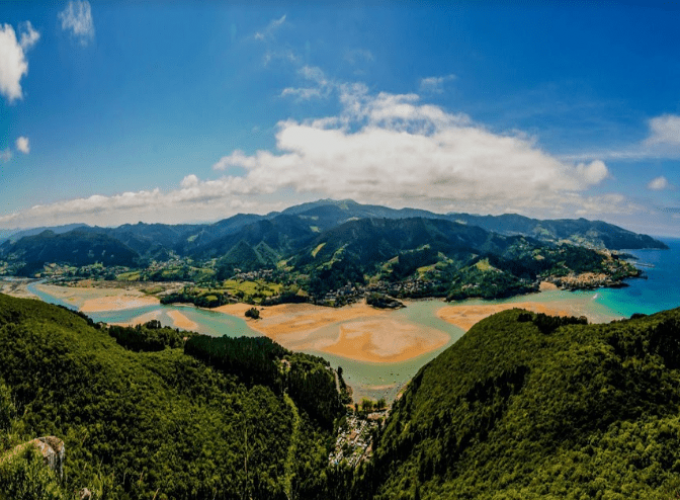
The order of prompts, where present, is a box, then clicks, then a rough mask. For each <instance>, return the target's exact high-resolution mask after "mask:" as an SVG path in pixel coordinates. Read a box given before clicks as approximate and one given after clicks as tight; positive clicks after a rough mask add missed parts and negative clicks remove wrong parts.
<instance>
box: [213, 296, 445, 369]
mask: <svg viewBox="0 0 680 500" xmlns="http://www.w3.org/2000/svg"><path fill="white" fill-rule="evenodd" d="M251 307H252V306H251V305H249V304H229V305H226V306H222V307H218V308H216V309H213V310H214V311H219V312H222V313H225V314H230V315H233V316H238V317H241V318H242V317H243V316H244V314H245V311H246V310H247V309H249V308H251ZM258 309H260V315H261V319H259V320H248V326H250V328H252V329H253V330H255V331H257V332H259V333H261V334H263V335H266V336H267V337H269V338H271V339H272V340H274V341H275V342H278V343H279V344H281V345H283V346H284V347H286V348H288V349H292V350H313V351H320V352H327V353H330V354H335V355H338V356H342V357H345V358H349V359H353V360H357V361H367V362H373V363H394V362H398V361H405V360H408V359H412V358H415V357H417V356H420V355H422V354H425V353H428V352H431V351H434V350H436V349H438V348H440V347H442V346H443V345H445V344H446V343H447V342H448V341H449V340H450V337H449V335H448V334H446V333H444V332H442V331H439V330H436V329H434V328H428V327H424V326H423V325H420V324H418V323H415V322H412V321H409V320H407V319H405V318H399V319H395V318H394V311H389V310H382V309H375V308H373V307H371V306H369V305H367V304H365V303H359V304H352V305H350V306H346V307H342V308H337V309H336V308H330V307H323V306H315V305H312V304H282V305H277V306H272V307H260V308H258Z"/></svg>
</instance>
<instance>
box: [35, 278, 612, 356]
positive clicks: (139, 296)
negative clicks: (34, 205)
mask: <svg viewBox="0 0 680 500" xmlns="http://www.w3.org/2000/svg"><path fill="white" fill-rule="evenodd" d="M551 285H552V284H549V283H546V284H545V285H543V286H542V288H543V291H540V292H537V293H533V294H529V295H522V296H517V297H513V298H511V299H506V300H504V301H497V302H487V301H482V300H481V299H468V300H465V301H462V302H458V303H446V302H444V301H443V300H442V299H438V298H423V299H420V300H405V301H404V303H405V305H406V306H407V307H406V309H399V310H392V309H377V308H375V307H372V306H369V305H368V304H366V302H365V301H362V302H360V303H354V304H351V305H348V306H344V307H341V308H331V307H326V306H319V305H314V304H308V303H298V304H278V305H274V306H256V307H257V308H258V309H259V310H260V313H261V318H260V319H258V320H253V319H248V318H245V312H246V311H247V310H248V309H250V308H252V307H254V306H253V305H252V304H246V303H236V304H227V305H223V306H220V307H217V308H212V309H205V308H201V309H202V310H205V311H210V312H216V313H220V314H225V315H228V316H231V317H234V318H238V319H241V320H243V321H245V323H246V325H247V326H248V327H249V328H250V329H251V330H253V331H255V332H257V333H259V334H261V335H264V336H267V337H269V338H271V339H272V340H274V341H275V342H277V343H279V344H281V345H282V346H284V347H285V348H287V349H291V350H294V351H307V352H316V353H318V354H319V355H323V354H324V353H326V354H329V355H332V356H339V357H341V358H344V359H348V360H353V361H358V362H368V363H378V364H390V363H399V362H404V361H409V360H412V359H415V358H417V357H419V356H422V355H425V354H427V353H431V352H433V351H436V350H437V349H440V348H441V347H443V346H445V345H446V344H448V343H449V342H450V341H451V335H450V334H449V333H446V332H444V331H442V330H441V329H439V328H438V327H435V326H430V325H428V326H426V325H425V324H424V323H423V322H422V321H421V320H420V319H419V318H415V317H414V318H413V319H410V318H409V317H408V314H406V313H400V311H407V310H408V308H409V306H411V305H412V304H415V303H416V302H422V301H428V302H433V301H434V302H438V303H439V304H438V306H434V308H433V309H432V310H431V312H430V313H428V314H431V315H432V316H434V317H435V318H437V319H439V320H442V321H445V322H446V323H448V324H450V325H453V326H455V327H456V328H459V329H460V330H461V331H463V332H466V331H468V330H469V329H470V328H471V327H472V326H473V325H474V324H476V323H477V322H479V321H481V320H482V319H484V318H486V317H488V316H490V315H492V314H495V313H497V312H500V311H504V310H507V309H512V308H524V309H527V310H530V311H533V312H540V313H544V314H552V315H559V316H566V315H569V316H586V317H588V319H589V321H591V322H593V321H594V322H601V321H606V320H611V319H614V318H613V316H612V315H611V314H604V315H602V314H597V313H596V312H595V311H594V307H593V306H591V301H592V298H591V297H587V296H585V295H580V296H579V297H574V298H573V299H572V298H571V295H572V292H564V291H560V290H556V289H555V288H556V287H554V285H552V286H551ZM36 288H38V289H39V290H40V291H42V292H44V293H46V294H49V295H52V296H54V297H58V298H59V299H61V300H63V301H65V302H67V303H69V304H72V305H73V306H74V307H77V308H78V309H79V310H80V311H81V312H84V313H86V314H87V313H102V312H125V311H126V310H133V309H137V308H141V307H148V306H157V307H158V308H159V309H158V310H157V311H151V312H146V313H144V314H141V315H138V316H135V317H132V318H131V319H129V320H128V321H120V322H115V323H113V324H119V325H123V324H124V325H137V324H140V323H145V322H147V321H150V320H151V319H159V318H161V317H162V316H165V317H166V320H170V321H171V322H172V327H174V328H180V329H184V330H196V329H198V328H199V323H198V322H197V321H200V320H197V319H196V318H195V317H193V318H189V317H187V316H186V315H185V314H183V313H182V312H180V311H179V310H177V309H173V308H172V307H173V306H163V305H161V304H160V301H159V300H158V298H156V297H153V296H149V295H146V294H144V293H143V292H141V291H140V290H138V289H135V288H132V287H126V288H95V287H77V288H76V287H60V286H55V285H46V284H40V285H37V287H36ZM591 309H593V310H591ZM131 312H132V311H131Z"/></svg>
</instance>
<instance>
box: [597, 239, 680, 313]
mask: <svg viewBox="0 0 680 500" xmlns="http://www.w3.org/2000/svg"><path fill="white" fill-rule="evenodd" d="M660 239H661V240H662V241H663V242H664V243H666V244H667V245H668V246H669V247H670V250H630V251H628V253H630V254H633V255H635V256H636V257H638V259H639V260H638V261H637V263H636V264H637V265H638V267H639V268H640V269H642V271H644V273H645V274H646V276H647V279H632V280H628V284H629V285H630V286H629V287H628V288H619V289H603V290H600V291H599V293H598V298H597V302H599V303H600V304H602V305H604V306H606V307H608V308H609V309H611V310H613V311H615V312H616V313H617V314H619V315H621V316H625V317H630V315H631V314H633V313H644V314H654V313H657V312H659V311H664V310H666V309H673V308H676V307H680V239H668V238H660ZM640 264H651V265H653V266H654V267H647V266H641V265H640Z"/></svg>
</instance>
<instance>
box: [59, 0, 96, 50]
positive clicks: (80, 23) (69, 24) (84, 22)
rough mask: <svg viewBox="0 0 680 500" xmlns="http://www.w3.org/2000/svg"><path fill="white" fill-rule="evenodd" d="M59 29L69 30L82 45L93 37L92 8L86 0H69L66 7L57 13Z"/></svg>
mask: <svg viewBox="0 0 680 500" xmlns="http://www.w3.org/2000/svg"><path fill="white" fill-rule="evenodd" d="M59 19H60V20H61V29H63V30H64V31H70V32H71V34H72V35H73V36H74V37H75V38H77V39H78V40H79V42H80V43H81V44H82V45H87V44H88V43H89V42H90V40H92V39H93V38H94V23H93V21H92V8H91V7H90V2H88V1H87V0H84V1H81V0H70V1H69V3H68V5H67V6H66V8H65V9H64V10H63V11H61V12H60V13H59Z"/></svg>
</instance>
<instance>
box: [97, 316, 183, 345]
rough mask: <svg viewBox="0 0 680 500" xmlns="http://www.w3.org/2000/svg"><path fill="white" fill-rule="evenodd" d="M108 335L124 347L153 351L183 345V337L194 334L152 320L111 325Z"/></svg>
mask: <svg viewBox="0 0 680 500" xmlns="http://www.w3.org/2000/svg"><path fill="white" fill-rule="evenodd" d="M109 335H111V336H112V337H113V338H114V339H116V341H117V342H118V343H119V344H120V345H122V346H123V347H125V348H126V349H130V350H132V351H145V352H155V351H162V350H163V349H166V348H171V349H176V348H179V347H184V339H185V338H186V337H193V336H194V335H196V334H195V333H191V332H185V331H181V330H178V329H173V328H168V327H163V326H161V322H160V321H158V320H152V321H149V322H147V323H145V324H143V325H137V326H135V327H126V326H115V325H114V326H111V327H109Z"/></svg>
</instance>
